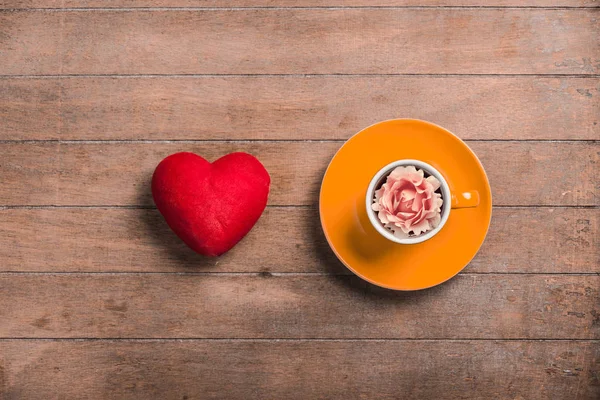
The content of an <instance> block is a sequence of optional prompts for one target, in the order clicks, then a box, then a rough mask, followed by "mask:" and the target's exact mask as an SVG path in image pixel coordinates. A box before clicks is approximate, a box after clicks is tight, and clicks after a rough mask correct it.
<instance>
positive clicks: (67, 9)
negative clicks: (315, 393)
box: [0, 6, 600, 12]
mask: <svg viewBox="0 0 600 400" xmlns="http://www.w3.org/2000/svg"><path fill="white" fill-rule="evenodd" d="M598 8H600V6H289V7H283V6H254V7H250V6H247V7H65V8H59V7H43V8H31V7H29V8H4V9H0V12H23V11H26V12H36V11H37V12H73V11H77V12H89V11H92V12H93V11H120V12H136V11H253V10H381V9H384V10H406V9H409V10H430V9H435V10H444V9H448V10H454V9H459V10H478V9H479V10H586V9H587V10H590V9H591V10H595V9H598Z"/></svg>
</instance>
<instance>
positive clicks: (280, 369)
mask: <svg viewBox="0 0 600 400" xmlns="http://www.w3.org/2000/svg"><path fill="white" fill-rule="evenodd" d="M599 349H600V346H598V343H597V342H564V341H556V342H555V341H549V342H538V341H526V342H515V341H508V342H506V341H499V342H494V341H450V342H447V341H442V342H439V341H393V342H389V341H387V342H382V341H373V342H362V341H359V342H356V341H350V342H348V341H274V342H263V341H174V342H171V341H170V342H156V341H85V342H79V341H67V342H64V341H0V365H3V367H4V368H3V369H0V371H2V375H0V377H4V379H3V380H2V379H0V382H4V387H3V389H4V395H5V396H6V397H5V398H6V399H17V398H45V399H50V398H96V399H97V398H119V399H140V398H146V399H149V398H160V399H174V400H175V399H177V400H181V399H222V398H224V397H226V398H228V399H249V398H259V399H316V398H327V399H348V398H352V399H354V398H370V399H374V398H376V399H397V398H403V399H442V398H443V399H465V398H476V399H498V398H503V399H508V398H510V399H531V400H536V399H567V398H568V399H573V400H585V399H589V400H592V399H597V398H598V396H600V385H599V384H598V374H599V373H600V365H599V364H598V359H599V358H600V350H599Z"/></svg>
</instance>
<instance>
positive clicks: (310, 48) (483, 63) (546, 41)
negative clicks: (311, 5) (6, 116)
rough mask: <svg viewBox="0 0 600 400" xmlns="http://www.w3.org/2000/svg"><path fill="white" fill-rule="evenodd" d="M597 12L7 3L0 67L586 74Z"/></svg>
mask: <svg viewBox="0 0 600 400" xmlns="http://www.w3.org/2000/svg"><path fill="white" fill-rule="evenodd" d="M596 11H597V10H595V9H578V10H577V9H575V10H573V9H572V10H548V9H545V10H536V9H508V10H506V9H436V8H433V9H431V8H417V9H377V8H367V9H325V10H323V9H278V8H276V9H266V10H265V9H253V10H248V9H230V10H215V9H211V10H194V11H182V10H171V11H164V10H146V11H144V12H130V11H108V10H102V11H97V12H89V11H83V12H81V11H64V12H39V11H36V12H27V11H13V12H5V13H2V14H1V15H0V38H1V39H0V52H1V53H2V58H3V62H2V64H1V65H0V74H2V75H23V74H33V75H37V74H50V75H55V74H59V75H60V74H336V73H343V74H348V73H350V74H354V73H364V74H402V73H409V74H428V73H431V74H448V73H451V74H596V73H598V72H599V71H600V61H599V60H600V46H598V41H597V38H598V36H600V24H598V23H597V18H598V14H597V12H596ZM490 60H494V62H490Z"/></svg>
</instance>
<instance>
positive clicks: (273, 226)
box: [0, 207, 600, 274]
mask: <svg viewBox="0 0 600 400" xmlns="http://www.w3.org/2000/svg"><path fill="white" fill-rule="evenodd" d="M0 220H1V221H2V224H0V271H21V272H36V271H37V272H44V271H46V272H190V271H200V272H320V273H348V274H349V273H350V272H349V271H348V270H347V269H346V268H344V267H343V266H342V265H341V264H340V263H339V262H338V261H337V259H336V258H335V256H334V255H333V253H332V252H331V251H330V250H329V247H328V245H327V242H326V241H325V238H324V236H323V233H322V231H321V228H320V225H319V216H318V211H317V209H315V208H288V207H286V208H267V210H266V211H265V214H264V215H263V217H262V218H261V219H260V221H259V223H258V224H257V225H256V227H255V228H254V229H253V230H252V232H251V233H250V234H249V235H248V236H247V237H246V238H245V239H244V240H243V241H242V242H241V243H240V244H239V245H237V246H236V247H235V248H234V249H233V250H231V251H230V252H229V253H227V254H226V255H224V256H222V257H219V258H216V259H214V258H204V257H200V256H198V255H196V254H195V253H194V252H192V251H191V250H190V249H188V248H187V247H186V246H185V245H184V244H183V242H181V241H180V240H179V239H178V238H177V237H176V236H175V235H174V234H173V233H172V232H171V231H170V230H169V228H168V226H167V225H166V223H165V222H164V221H163V220H162V217H161V216H160V214H159V213H158V211H157V210H135V209H68V208H52V209H5V210H0ZM523 221H527V223H523ZM599 225H600V210H598V209H576V208H556V209H553V208H539V209H535V208H514V209H513V208H510V209H504V208H499V209H495V210H494V217H493V219H492V225H491V227H490V231H489V233H488V236H487V238H486V241H485V243H484V245H483V247H482V249H481V250H480V252H479V253H478V255H477V257H476V258H475V259H474V260H473V261H472V262H471V264H470V266H469V267H467V269H466V271H467V272H530V273H531V272H534V273H567V272H568V273H595V272H597V271H598V265H600V253H599V252H598V248H600V235H599V234H598V227H599ZM540 237H541V238H544V240H531V241H529V242H528V244H527V246H526V249H525V251H515V249H519V248H523V240H524V239H523V238H540Z"/></svg>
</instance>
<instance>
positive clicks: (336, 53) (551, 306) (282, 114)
mask: <svg viewBox="0 0 600 400" xmlns="http://www.w3.org/2000/svg"><path fill="white" fill-rule="evenodd" d="M598 7H600V5H599V3H598V2H597V1H596V0H455V1H453V0H297V1H291V0H239V1H226V0H60V1H57V0H0V8H2V10H0V75H1V76H0V206H1V207H0V399H2V400H5V399H76V398H85V399H104V398H105V399H134V398H135V399H207V398H223V399H313V398H321V399H335V398H340V399H354V398H362V399H367V398H368V399H393V398H402V399H465V398H470V399H471V398H472V399H597V398H599V397H600V276H599V272H600V235H599V233H598V228H599V224H600V190H599V187H600V180H599V178H598V173H599V172H600V157H599V154H600V146H599V141H598V140H599V139H600V79H599V78H600V22H599V21H600V8H598ZM397 117H414V118H420V119H425V120H429V121H432V122H435V123H438V124H440V125H442V126H444V127H446V128H448V129H450V130H451V131H453V132H455V133H456V134H458V135H459V136H460V137H461V138H463V139H464V140H466V141H467V143H468V144H469V146H471V148H472V149H473V150H474V151H475V152H476V153H477V155H478V156H479V157H480V159H481V161H482V163H483V164H484V166H485V168H486V170H487V173H488V176H489V179H490V182H491V185H492V191H493V195H494V212H493V219H492V224H491V228H490V231H489V234H488V237H487V239H486V241H485V244H484V245H483V247H482V249H481V251H480V252H479V254H478V255H477V256H476V257H475V259H474V260H473V261H472V263H471V264H470V265H469V266H468V267H467V268H466V269H465V270H464V271H463V272H462V273H461V274H460V275H458V276H457V277H455V278H454V279H452V280H451V281H449V282H447V283H445V284H443V285H441V286H438V287H436V288H433V289H430V290H425V291H420V292H414V293H400V292H392V291H388V290H384V289H380V288H377V287H374V286H371V285H369V284H366V283H365V282H363V281H361V280H360V279H358V278H356V277H354V276H353V275H351V274H350V273H349V272H348V271H347V270H346V269H345V268H344V267H343V266H342V265H341V264H340V263H339V262H338V261H337V260H336V259H335V257H334V256H333V254H332V252H331V250H330V249H329V247H328V246H327V243H326V242H325V240H324V237H323V234H322V231H321V229H320V225H319V219H318V210H317V195H318V191H319V185H320V180H321V178H322V175H323V172H324V170H325V168H326V166H327V164H328V162H329V160H330V159H331V157H332V156H333V154H334V153H335V152H336V150H337V149H338V148H339V147H340V146H341V145H342V143H343V142H344V140H346V139H347V138H349V137H350V136H351V135H352V134H354V133H355V132H357V131H358V130H360V129H361V128H363V127H366V126H368V125H370V124H372V123H375V122H377V121H381V120H385V119H389V118H397ZM176 151H193V152H197V153H199V154H201V155H203V156H205V157H207V158H208V159H210V160H214V159H216V158H218V157H219V156H221V155H223V154H226V153H228V152H231V151H247V152H250V153H252V154H254V155H256V156H257V157H258V158H259V159H260V160H261V161H262V162H263V163H264V164H265V166H266V167H267V169H268V170H269V171H270V173H271V176H272V188H271V196H270V199H269V206H268V207H267V209H266V211H265V214H264V215H263V217H262V218H261V219H260V221H259V222H258V224H257V226H256V227H255V228H254V229H253V230H252V232H251V233H250V234H249V235H248V236H247V237H246V238H245V239H244V240H243V241H242V242H241V243H240V244H239V245H238V246H237V247H236V248H235V249H233V250H232V251H231V252H230V253H228V254H226V255H224V256H222V257H220V258H216V259H208V258H202V257H200V256H197V255H195V254H193V253H192V252H191V250H189V249H187V248H186V247H185V246H184V245H183V244H182V243H181V242H180V241H179V240H178V239H177V238H176V237H175V236H174V235H173V234H172V233H171V232H170V231H169V229H168V227H167V226H166V224H165V223H164V221H163V220H162V218H161V216H160V215H159V214H158V212H157V210H156V209H155V207H154V205H153V203H152V199H151V195H150V190H149V179H150V176H151V174H152V171H153V169H154V167H155V166H156V165H157V163H158V162H159V161H160V160H161V159H162V158H163V157H165V156H167V155H168V154H170V153H173V152H176Z"/></svg>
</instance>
